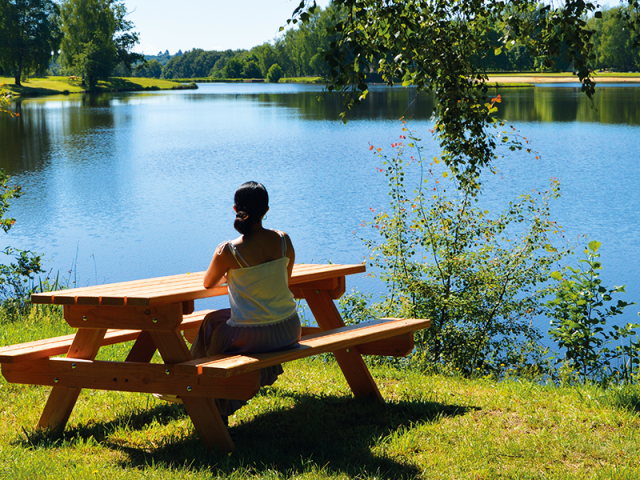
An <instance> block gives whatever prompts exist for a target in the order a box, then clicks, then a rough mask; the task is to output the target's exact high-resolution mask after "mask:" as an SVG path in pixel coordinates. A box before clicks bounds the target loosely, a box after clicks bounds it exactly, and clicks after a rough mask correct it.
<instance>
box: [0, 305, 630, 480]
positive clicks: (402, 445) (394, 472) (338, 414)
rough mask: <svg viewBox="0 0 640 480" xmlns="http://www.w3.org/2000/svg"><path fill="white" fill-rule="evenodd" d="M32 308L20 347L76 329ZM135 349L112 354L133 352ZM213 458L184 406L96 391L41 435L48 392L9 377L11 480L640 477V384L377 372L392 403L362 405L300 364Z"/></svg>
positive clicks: (2, 433) (16, 331)
mask: <svg viewBox="0 0 640 480" xmlns="http://www.w3.org/2000/svg"><path fill="white" fill-rule="evenodd" d="M69 330H70V329H69V328H68V327H67V326H66V324H65V322H64V321H63V320H62V319H61V318H60V315H59V314H56V315H55V317H54V318H51V317H50V316H42V315H36V314H31V315H30V316H28V317H26V318H24V319H23V320H22V321H21V323H20V324H15V323H7V322H5V323H4V324H2V325H0V341H1V342H2V344H10V343H14V342H16V341H27V340H31V339H35V338H43V337H48V336H52V335H62V334H65V333H68V332H69ZM126 349H127V346H125V345H119V346H113V347H109V348H105V349H103V350H101V354H100V357H101V358H112V359H113V358H122V357H123V355H124V354H125V352H126ZM285 369H286V373H285V374H284V375H283V376H282V377H281V378H280V379H279V380H278V382H277V383H276V384H275V385H273V386H272V387H266V388H264V389H262V390H261V391H260V393H259V394H258V395H257V396H256V397H255V398H254V399H253V400H251V401H250V403H249V405H247V406H246V407H244V408H243V409H241V410H239V411H238V412H237V414H236V415H235V416H233V417H231V419H230V433H231V436H232V438H233V440H234V442H235V443H236V446H237V451H236V452H234V453H233V454H230V455H227V454H222V453H220V452H218V451H215V450H214V451H209V450H207V449H206V448H205V447H204V446H203V445H202V444H201V443H200V441H199V439H198V437H197V435H196V434H195V433H194V431H193V427H192V425H191V422H190V420H189V418H188V416H187V415H186V413H185V411H184V409H183V408H182V406H179V405H172V404H166V403H164V402H161V401H159V400H157V399H155V398H154V397H152V396H150V395H145V394H131V393H120V392H102V391H83V393H82V394H81V395H80V399H79V401H78V404H77V405H76V407H75V409H74V411H73V414H72V415H71V419H70V421H69V424H68V426H67V429H66V431H65V433H64V435H63V437H62V438H54V437H50V436H48V435H46V434H43V433H40V432H36V431H34V428H33V427H34V425H35V424H36V422H37V420H38V418H39V415H40V413H41V411H42V408H43V406H44V403H45V401H46V398H47V394H48V391H49V389H48V388H46V387H38V386H28V385H14V384H8V383H6V381H4V379H2V380H0V405H2V412H1V413H0V478H12V479H22V478H24V479H33V478H50V479H57V478H127V479H153V478H158V479H160V478H161V479H200V478H202V479H204V478H221V479H244V478H256V479H257V478H265V479H284V478H296V479H349V478H359V479H373V478H379V479H382V478H385V479H412V478H419V479H494V478H521V479H542V478H545V479H547V478H552V479H565V478H576V479H578V478H580V479H583V478H589V479H591V478H593V479H600V478H601V479H605V478H618V479H624V478H629V479H631V478H639V477H640V451H638V448H637V445H638V440H639V439H640V435H639V434H640V415H639V412H640V389H638V388H637V387H625V388H619V389H609V390H603V389H600V388H598V387H595V386H588V385H587V386H564V387H556V386H554V385H540V384H538V383H536V382H530V381H526V380H522V379H506V380H502V381H497V380H494V379H491V378H476V379H465V378H461V377H452V376H443V375H426V374H422V373H420V372H417V371H407V370H404V371H400V370H397V369H394V368H390V367H372V368H371V370H372V373H373V375H374V377H375V378H376V380H377V383H378V385H379V386H380V389H381V391H382V395H383V396H384V398H385V399H386V404H385V405H377V404H374V403H370V402H367V401H361V400H357V399H354V398H353V397H352V396H351V394H350V391H349V388H348V386H347V385H346V382H345V380H344V378H343V376H342V374H341V372H340V370H339V368H338V367H337V366H336V365H335V363H333V362H332V361H326V360H323V359H315V360H308V359H307V360H301V361H296V362H292V363H289V364H287V365H286V366H285Z"/></svg>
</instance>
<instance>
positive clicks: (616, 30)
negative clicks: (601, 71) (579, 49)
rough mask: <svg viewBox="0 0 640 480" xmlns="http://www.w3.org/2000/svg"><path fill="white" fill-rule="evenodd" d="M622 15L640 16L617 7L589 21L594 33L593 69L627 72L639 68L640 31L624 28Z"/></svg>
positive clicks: (637, 13)
mask: <svg viewBox="0 0 640 480" xmlns="http://www.w3.org/2000/svg"><path fill="white" fill-rule="evenodd" d="M624 14H627V15H629V16H630V17H633V16H640V12H634V11H632V10H631V9H629V8H627V9H624V8H622V7H617V8H612V9H611V10H607V11H605V12H603V14H602V18H592V19H590V20H589V26H590V27H591V28H592V29H593V30H594V31H595V34H594V37H595V38H594V43H595V47H596V62H595V64H594V67H595V68H611V69H615V70H619V71H629V70H634V69H637V68H639V67H640V45H638V42H639V40H640V30H639V29H629V28H625V21H624Z"/></svg>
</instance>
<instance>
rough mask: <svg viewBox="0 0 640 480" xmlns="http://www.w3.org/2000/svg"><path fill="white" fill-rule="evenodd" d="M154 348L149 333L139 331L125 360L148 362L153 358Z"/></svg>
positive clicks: (154, 345) (155, 348)
mask: <svg viewBox="0 0 640 480" xmlns="http://www.w3.org/2000/svg"><path fill="white" fill-rule="evenodd" d="M156 350H157V347H156V344H155V342H154V341H153V337H152V336H151V333H149V332H140V335H139V336H138V338H137V339H136V343H134V344H133V347H131V350H129V354H128V355H127V358H126V360H125V361H126V362H145V363H149V362H150V361H151V359H152V358H153V354H154V353H156ZM154 393H155V392H154ZM158 393H159V392H158Z"/></svg>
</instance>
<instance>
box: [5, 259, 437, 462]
mask: <svg viewBox="0 0 640 480" xmlns="http://www.w3.org/2000/svg"><path fill="white" fill-rule="evenodd" d="M364 271H365V267H364V265H361V264H359V265H310V264H301V265H298V264H297V265H295V266H294V269H293V275H292V278H291V281H290V289H291V291H292V292H293V294H294V296H295V297H296V298H300V299H305V300H306V302H307V304H308V306H309V308H310V310H311V312H312V313H313V315H314V317H315V320H316V322H317V324H318V327H315V328H314V327H305V328H303V332H302V334H303V337H302V339H301V341H300V344H299V346H297V347H295V348H292V349H289V350H285V351H280V352H270V353H263V354H255V355H233V354H229V355H215V356H213V357H208V358H204V359H194V358H192V356H191V354H190V352H189V348H188V346H187V343H186V341H185V338H186V339H188V340H190V341H193V337H194V336H195V333H196V332H197V329H198V327H199V325H200V323H201V322H202V319H203V318H204V316H205V315H206V313H208V312H209V311H210V310H205V311H201V312H194V301H195V300H197V299H202V298H207V297H213V296H219V295H226V294H227V293H228V292H227V287H226V285H223V286H219V287H215V288H212V289H205V288H204V287H203V286H202V285H203V278H204V272H198V273H188V274H182V275H174V276H168V277H160V278H152V279H145V280H137V281H130V282H121V283H114V284H107V285H98V286H93V287H84V288H74V289H70V290H62V291H56V292H48V293H41V294H35V295H32V298H31V300H32V303H34V304H56V305H63V309H64V318H65V320H66V321H67V323H68V324H69V325H70V326H71V327H74V328H77V331H76V333H75V334H72V335H67V336H63V337H56V338H52V339H44V340H38V341H34V342H28V343H24V344H19V345H10V346H5V347H2V348H0V363H1V364H2V373H3V375H4V377H5V378H6V379H7V381H9V382H12V383H24V384H34V385H50V386H52V387H53V388H52V390H51V393H50V395H49V398H48V401H47V403H46V405H45V407H44V411H43V413H42V415H41V417H40V420H39V422H38V428H44V429H50V430H53V431H62V430H64V427H65V425H66V423H67V421H68V419H69V416H70V415H71V412H72V410H73V407H74V405H75V403H76V401H77V399H78V395H79V393H80V391H81V389H83V388H90V389H102V390H118V391H127V392H145V393H159V394H167V395H177V396H180V398H181V399H182V402H183V403H184V407H185V409H186V411H187V413H188V415H189V417H190V418H191V421H192V422H193V425H194V427H195V429H196V431H197V432H198V434H199V435H200V438H201V439H202V440H203V441H204V442H205V443H206V444H208V445H209V446H216V447H219V448H221V449H222V450H224V451H231V450H233V449H234V444H233V441H232V440H231V437H230V435H229V432H228V430H227V428H226V426H225V424H224V422H223V420H222V418H221V416H220V414H219V412H218V410H217V408H216V406H215V402H214V401H213V398H234V399H240V400H248V399H250V398H251V397H253V396H254V395H255V393H256V392H257V391H258V389H259V388H260V369H261V368H263V367H267V366H270V365H275V364H278V363H284V362H286V361H290V360H294V359H297V358H302V357H305V356H309V355H314V354H317V353H324V352H333V353H334V355H335V358H336V360H337V362H338V364H339V366H340V368H341V369H342V371H343V373H344V375H345V377H346V380H347V382H348V384H349V386H350V387H351V390H352V391H353V393H354V395H356V396H358V397H371V398H372V399H374V400H376V401H382V396H381V395H380V391H379V390H378V387H377V386H376V383H375V381H374V380H373V378H372V376H371V374H370V372H369V370H368V369H367V366H366V364H365V363H364V361H363V359H362V356H361V355H362V354H374V355H406V354H408V353H409V352H410V351H411V349H412V348H413V331H415V330H418V329H421V328H426V327H428V326H429V321H428V320H413V319H383V320H378V321H373V322H368V323H366V324H358V325H355V326H354V325H351V326H345V324H344V322H343V320H342V318H341V316H340V313H339V312H338V309H337V308H336V306H335V304H334V299H337V298H339V297H340V296H342V295H343V294H344V292H345V288H346V287H345V286H346V280H345V277H346V276H347V275H352V274H357V273H362V272H364ZM130 340H135V341H134V343H133V345H132V347H131V350H130V351H129V353H128V355H127V357H126V359H125V360H124V361H97V360H95V357H96V355H97V353H98V351H99V349H100V347H102V346H104V345H111V344H115V343H120V342H126V341H130ZM156 350H157V351H158V352H159V353H160V356H161V357H162V361H163V363H150V361H151V359H152V357H153V355H154V354H155V352H156ZM61 354H65V356H64V357H60V356H59V355H61Z"/></svg>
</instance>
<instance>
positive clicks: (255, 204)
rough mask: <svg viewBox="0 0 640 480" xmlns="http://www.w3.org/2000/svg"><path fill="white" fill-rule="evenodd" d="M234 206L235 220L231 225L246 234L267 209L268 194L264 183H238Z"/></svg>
mask: <svg viewBox="0 0 640 480" xmlns="http://www.w3.org/2000/svg"><path fill="white" fill-rule="evenodd" d="M233 201H234V203H235V207H236V220H235V221H234V222H233V227H234V228H235V229H236V230H237V231H239V232H240V233H241V234H243V235H246V234H247V233H249V232H250V231H251V227H252V226H253V225H254V224H256V223H258V222H259V221H260V220H261V219H262V217H263V216H264V214H265V213H267V210H268V209H269V194H268V193H267V189H266V188H264V185H262V184H261V183H258V182H247V183H243V184H242V185H240V188H238V190H236V194H235V197H234V199H233Z"/></svg>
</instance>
